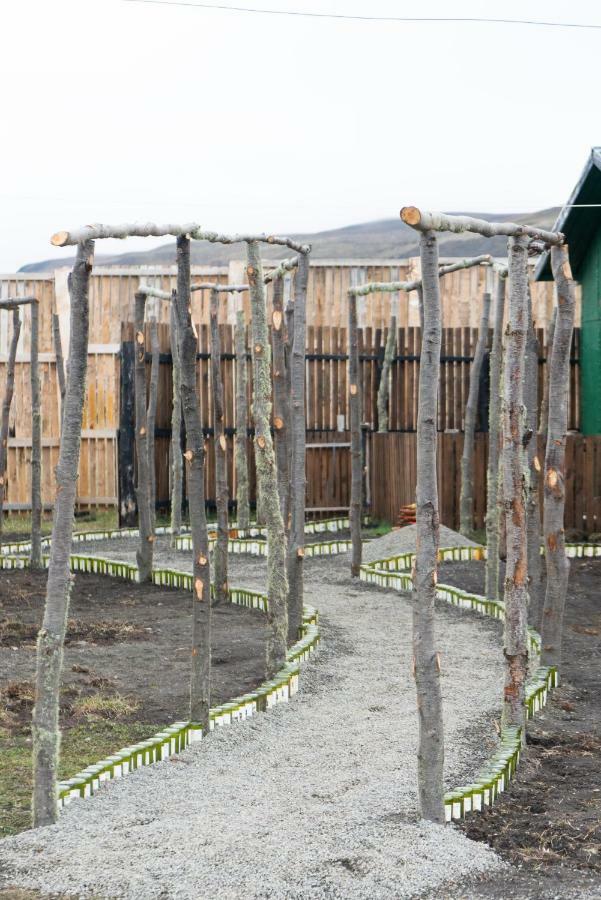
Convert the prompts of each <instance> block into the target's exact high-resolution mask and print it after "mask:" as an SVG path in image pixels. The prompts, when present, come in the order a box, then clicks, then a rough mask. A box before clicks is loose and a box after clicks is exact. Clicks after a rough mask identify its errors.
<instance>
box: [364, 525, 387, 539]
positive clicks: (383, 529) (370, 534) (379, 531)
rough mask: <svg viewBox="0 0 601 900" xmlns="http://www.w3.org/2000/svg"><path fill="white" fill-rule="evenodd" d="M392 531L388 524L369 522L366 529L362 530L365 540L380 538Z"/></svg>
mask: <svg viewBox="0 0 601 900" xmlns="http://www.w3.org/2000/svg"><path fill="white" fill-rule="evenodd" d="M389 531H392V525H391V524H390V522H370V523H369V525H368V527H367V528H364V529H363V536H364V537H366V538H377V537H382V536H383V535H385V534H388V532H389Z"/></svg>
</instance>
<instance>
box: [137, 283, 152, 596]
mask: <svg viewBox="0 0 601 900" xmlns="http://www.w3.org/2000/svg"><path fill="white" fill-rule="evenodd" d="M145 310H146V294H145V293H142V292H141V291H137V293H136V295H135V312H134V323H135V324H134V327H135V332H136V339H135V347H136V350H135V352H136V362H135V377H134V390H135V408H136V463H137V472H136V474H137V484H136V499H137V501H138V534H139V539H138V550H137V551H136V562H137V565H138V570H139V578H140V581H141V582H145V581H150V580H151V579H152V558H153V544H154V535H153V529H152V516H151V512H150V466H149V456H148V424H147V410H146V339H145V336H144V314H145Z"/></svg>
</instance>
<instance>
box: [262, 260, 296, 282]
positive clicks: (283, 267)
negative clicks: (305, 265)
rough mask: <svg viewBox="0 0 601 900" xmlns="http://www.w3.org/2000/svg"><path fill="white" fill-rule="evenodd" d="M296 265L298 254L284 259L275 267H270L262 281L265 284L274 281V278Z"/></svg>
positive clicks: (289, 270)
mask: <svg viewBox="0 0 601 900" xmlns="http://www.w3.org/2000/svg"><path fill="white" fill-rule="evenodd" d="M297 266H298V256H296V257H295V258H294V259H284V260H282V262H281V263H280V264H279V266H277V267H276V268H275V269H272V270H271V271H270V272H267V274H266V275H265V277H264V278H263V281H264V283H265V284H269V282H270V281H275V280H276V278H282V277H283V276H284V275H285V274H286V272H291V271H292V269H296V268H297Z"/></svg>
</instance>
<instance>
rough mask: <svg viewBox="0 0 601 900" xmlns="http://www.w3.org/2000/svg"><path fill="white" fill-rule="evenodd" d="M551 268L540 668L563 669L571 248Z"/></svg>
mask: <svg viewBox="0 0 601 900" xmlns="http://www.w3.org/2000/svg"><path fill="white" fill-rule="evenodd" d="M551 267H552V269H553V277H554V278H555V284H556V286H557V319H556V323H555V334H554V336H553V352H552V355H551V365H550V368H549V433H548V435H547V449H546V453H545V482H544V485H545V509H544V531H545V556H546V560H547V591H546V594H545V605H544V608H543V617H542V618H543V623H542V653H541V662H542V664H543V665H544V666H559V664H560V663H561V638H562V629H563V611H564V607H565V600H566V593H567V589H568V577H569V573H570V564H569V561H568V559H567V556H566V549H565V533H564V506H565V481H564V480H565V448H566V431H567V428H568V393H569V384H570V352H571V349H572V332H573V330H574V310H575V305H576V290H575V285H574V281H573V280H572V272H571V270H570V260H569V255H568V248H567V246H563V247H552V248H551Z"/></svg>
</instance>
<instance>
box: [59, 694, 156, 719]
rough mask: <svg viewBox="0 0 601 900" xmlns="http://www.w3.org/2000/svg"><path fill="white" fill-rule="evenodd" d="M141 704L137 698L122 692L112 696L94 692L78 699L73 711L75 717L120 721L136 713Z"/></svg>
mask: <svg viewBox="0 0 601 900" xmlns="http://www.w3.org/2000/svg"><path fill="white" fill-rule="evenodd" d="M139 705H140V704H139V703H137V702H136V701H135V700H131V699H128V698H127V697H123V696H122V695H121V694H114V695H113V696H110V697H107V696H105V695H103V694H92V695H91V696H89V697H83V698H82V699H81V700H76V701H75V703H74V704H73V710H72V711H73V715H74V716H75V718H78V719H86V720H88V721H90V720H94V719H110V720H111V721H118V720H119V719H124V718H127V716H130V715H131V714H132V713H134V712H135V711H136V710H137V709H138V707H139Z"/></svg>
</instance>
